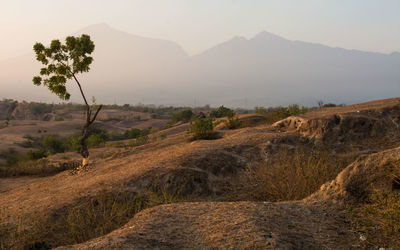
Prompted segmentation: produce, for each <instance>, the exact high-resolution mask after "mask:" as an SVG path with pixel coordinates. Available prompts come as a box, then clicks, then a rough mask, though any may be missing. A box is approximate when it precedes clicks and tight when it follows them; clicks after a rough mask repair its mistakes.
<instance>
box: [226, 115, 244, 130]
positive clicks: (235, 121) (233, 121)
mask: <svg viewBox="0 0 400 250" xmlns="http://www.w3.org/2000/svg"><path fill="white" fill-rule="evenodd" d="M227 119H228V120H224V123H225V125H226V126H227V127H228V129H237V128H239V127H240V125H241V124H240V121H239V118H238V117H237V116H235V113H234V112H233V113H229V114H228V116H227Z"/></svg>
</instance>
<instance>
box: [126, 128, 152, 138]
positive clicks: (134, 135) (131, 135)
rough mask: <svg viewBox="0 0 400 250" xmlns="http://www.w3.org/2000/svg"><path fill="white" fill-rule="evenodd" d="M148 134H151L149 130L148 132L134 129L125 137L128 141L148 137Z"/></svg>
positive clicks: (127, 132) (128, 131)
mask: <svg viewBox="0 0 400 250" xmlns="http://www.w3.org/2000/svg"><path fill="white" fill-rule="evenodd" d="M148 134H149V130H147V129H138V128H132V129H129V130H127V131H125V137H126V138H127V139H136V138H138V137H140V136H147V135H148Z"/></svg>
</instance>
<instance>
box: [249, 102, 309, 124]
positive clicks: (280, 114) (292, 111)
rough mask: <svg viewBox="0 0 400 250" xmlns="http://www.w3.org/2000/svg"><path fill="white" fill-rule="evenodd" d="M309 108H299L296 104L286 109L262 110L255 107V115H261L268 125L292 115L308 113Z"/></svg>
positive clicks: (262, 108)
mask: <svg viewBox="0 0 400 250" xmlns="http://www.w3.org/2000/svg"><path fill="white" fill-rule="evenodd" d="M310 110H311V109H310V108H307V107H304V106H301V107H300V106H299V105H297V104H292V105H289V106H287V107H276V108H268V109H266V108H264V107H256V108H255V112H256V113H257V114H260V115H263V116H265V117H266V119H267V123H268V124H272V123H274V122H277V121H280V120H282V119H285V118H287V117H289V116H292V115H301V114H304V113H307V112H308V111H310Z"/></svg>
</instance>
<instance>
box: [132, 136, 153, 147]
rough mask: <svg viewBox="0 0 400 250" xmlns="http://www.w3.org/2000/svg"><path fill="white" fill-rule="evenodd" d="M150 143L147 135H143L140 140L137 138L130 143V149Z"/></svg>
mask: <svg viewBox="0 0 400 250" xmlns="http://www.w3.org/2000/svg"><path fill="white" fill-rule="evenodd" d="M148 142H149V137H148V136H147V135H141V136H139V137H138V138H136V139H135V140H132V141H130V142H129V144H128V146H129V147H137V146H141V145H144V144H147V143H148Z"/></svg>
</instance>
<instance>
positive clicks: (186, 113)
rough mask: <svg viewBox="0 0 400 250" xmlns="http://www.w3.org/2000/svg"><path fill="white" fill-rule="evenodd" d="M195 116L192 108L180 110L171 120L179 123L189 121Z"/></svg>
mask: <svg viewBox="0 0 400 250" xmlns="http://www.w3.org/2000/svg"><path fill="white" fill-rule="evenodd" d="M193 116H194V113H193V111H192V110H191V109H186V110H182V111H180V112H179V113H177V114H174V115H172V117H171V121H172V122H173V123H177V122H179V121H183V122H188V121H190V119H192V117H193Z"/></svg>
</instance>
